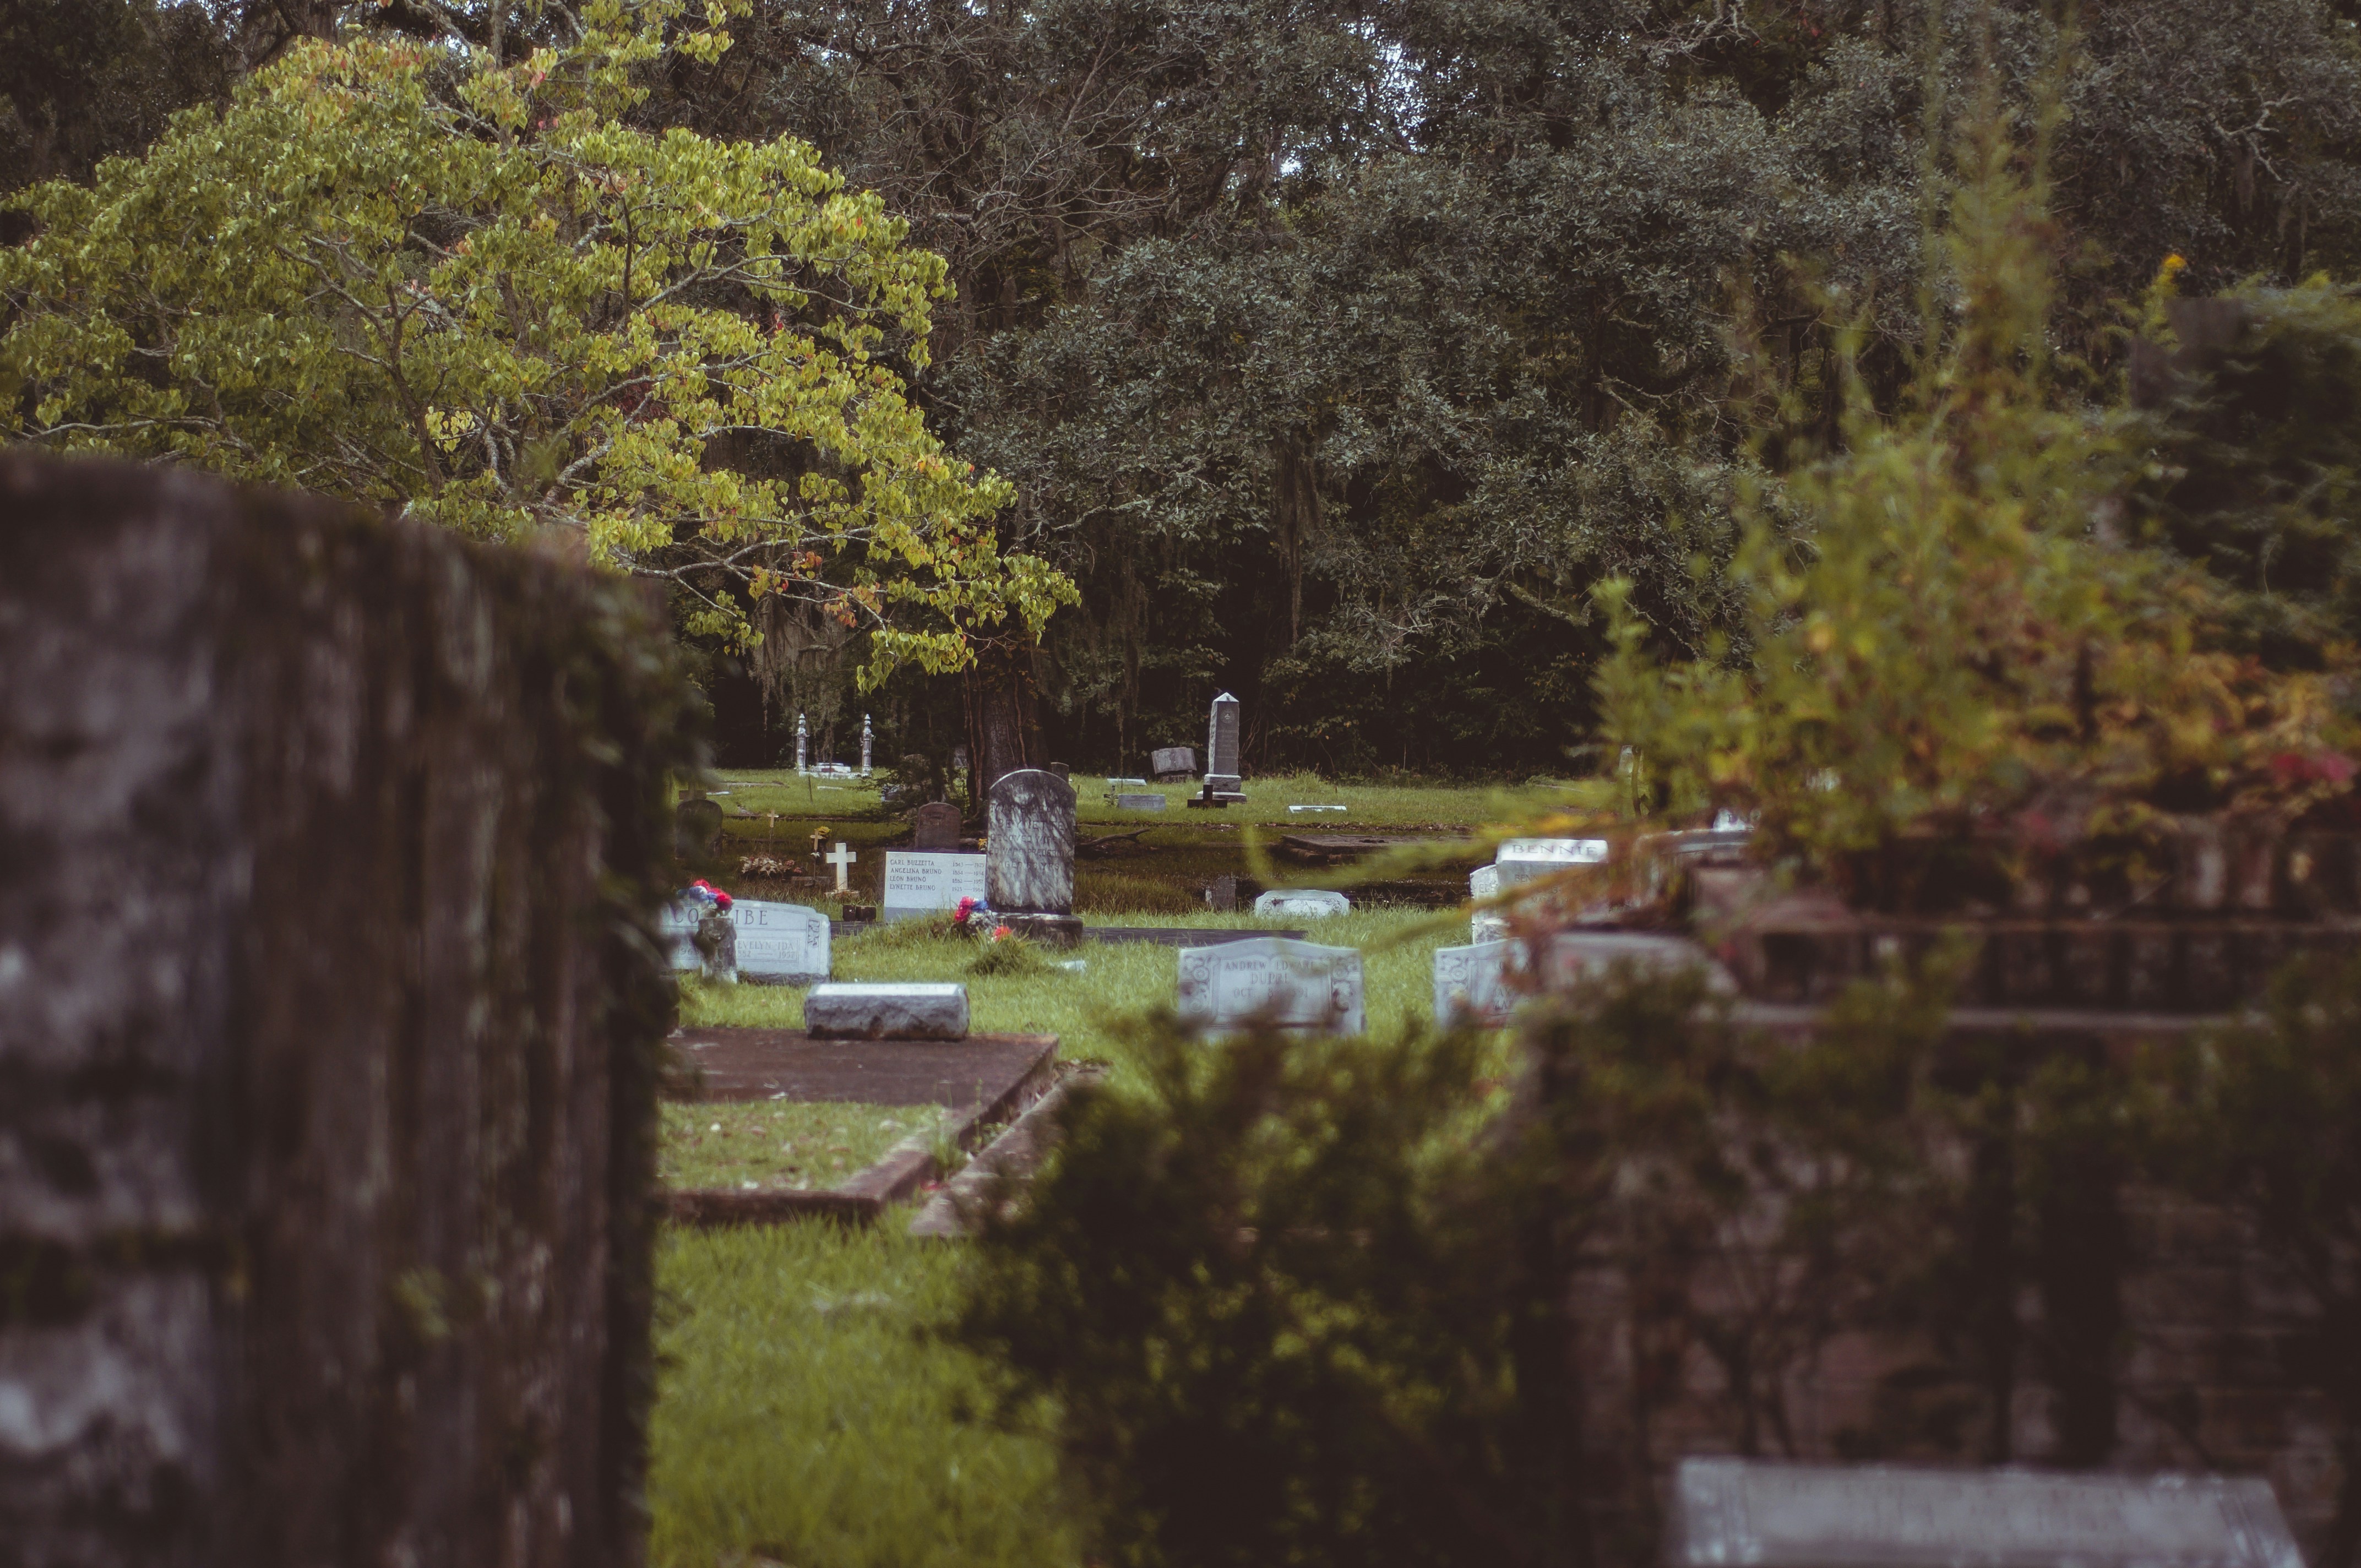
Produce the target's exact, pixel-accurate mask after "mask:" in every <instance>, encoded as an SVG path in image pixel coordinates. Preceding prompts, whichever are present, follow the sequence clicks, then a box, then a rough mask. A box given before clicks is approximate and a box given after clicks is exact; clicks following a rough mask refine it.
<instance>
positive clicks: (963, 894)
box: [878, 850, 990, 920]
mask: <svg viewBox="0 0 2361 1568" xmlns="http://www.w3.org/2000/svg"><path fill="white" fill-rule="evenodd" d="M989 894H990V890H989V888H988V887H987V886H986V884H985V880H984V857H983V856H982V855H978V854H964V855H956V854H936V853H929V852H926V851H914V850H886V851H885V885H884V894H883V895H882V896H881V897H880V898H879V899H878V904H879V906H880V913H881V914H882V915H883V916H884V918H885V919H887V920H911V919H916V918H918V917H920V916H928V915H939V914H941V913H943V912H944V911H946V910H951V909H957V908H958V907H959V905H960V900H961V899H962V898H972V899H974V900H976V901H977V902H979V903H984V902H988V901H989Z"/></svg>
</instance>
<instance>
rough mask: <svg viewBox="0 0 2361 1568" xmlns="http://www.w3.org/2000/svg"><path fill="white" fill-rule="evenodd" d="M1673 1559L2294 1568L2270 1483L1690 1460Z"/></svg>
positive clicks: (1678, 1501)
mask: <svg viewBox="0 0 2361 1568" xmlns="http://www.w3.org/2000/svg"><path fill="white" fill-rule="evenodd" d="M1672 1503H1673V1506H1672V1510H1671V1518H1670V1519H1668V1520H1667V1523H1668V1525H1669V1527H1670V1528H1669V1530H1667V1532H1666V1540H1665V1552H1664V1561H1665V1562H1666V1563H1670V1564H1673V1565H1675V1568H1708V1564H1712V1565H1717V1568H1718V1565H1720V1564H1728V1563H1747V1564H1753V1565H1757V1568H1824V1565H1840V1568H1954V1565H1955V1564H1973V1565H1975V1568H2064V1565H2066V1564H2072V1565H2073V1568H2302V1563H2303V1558H2302V1555H2301V1553H2300V1552H2298V1551H2297V1550H2296V1545H2295V1541H2294V1538H2293V1537H2292V1536H2291V1535H2290V1534H2289V1532H2288V1528H2287V1520H2286V1519H2285V1518H2284V1517H2283V1516H2282V1515H2281V1513H2280V1512H2279V1500H2278V1498H2277V1497H2274V1496H2273V1495H2272V1492H2271V1488H2270V1483H2268V1481H2263V1480H2258V1479H2255V1478H2251V1477H2241V1478H2236V1479H2232V1478H2228V1477H2224V1476H2214V1475H2156V1476H2130V1475H2060V1474H2059V1473H2057V1472H2055V1471H2038V1470H2020V1469H1999V1470H1964V1471H1962V1470H1914V1469H1908V1468H1905V1467H1903V1466H1900V1465H1886V1464H1861V1465H1839V1464H1776V1463H1768V1462H1764V1461H1762V1460H1745V1459H1687V1460H1684V1461H1682V1462H1681V1466H1680V1470H1679V1472H1678V1474H1677V1475H1675V1479H1674V1483H1673V1499H1672Z"/></svg>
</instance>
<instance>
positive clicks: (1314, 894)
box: [1254, 888, 1353, 920]
mask: <svg viewBox="0 0 2361 1568" xmlns="http://www.w3.org/2000/svg"><path fill="white" fill-rule="evenodd" d="M1254 912H1255V913H1256V914H1257V915H1258V916H1263V917H1265V918H1271V919H1279V920H1324V919H1326V918H1327V917H1328V916H1331V915H1350V914H1351V913H1353V901H1352V900H1351V899H1349V898H1346V897H1345V895H1344V894H1341V893H1325V892H1321V891H1318V890H1315V889H1312V888H1274V889H1272V890H1271V891H1270V892H1268V893H1266V894H1260V895H1259V896H1257V898H1256V899H1255V906H1254Z"/></svg>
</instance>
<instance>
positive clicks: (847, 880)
mask: <svg viewBox="0 0 2361 1568" xmlns="http://www.w3.org/2000/svg"><path fill="white" fill-rule="evenodd" d="M827 859H828V863H829V865H831V866H834V867H835V868H836V891H837V892H839V893H851V891H852V864H853V862H854V861H858V860H859V859H861V857H860V856H859V855H858V854H856V853H855V852H854V851H853V848H852V846H851V845H850V844H848V843H846V842H845V841H844V840H843V839H838V840H837V841H836V848H835V849H833V850H829V852H828V857H827Z"/></svg>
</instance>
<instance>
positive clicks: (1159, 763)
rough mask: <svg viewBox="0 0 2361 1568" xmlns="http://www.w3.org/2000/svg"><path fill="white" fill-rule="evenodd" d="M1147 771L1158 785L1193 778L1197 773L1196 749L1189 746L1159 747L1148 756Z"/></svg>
mask: <svg viewBox="0 0 2361 1568" xmlns="http://www.w3.org/2000/svg"><path fill="white" fill-rule="evenodd" d="M1148 772H1149V773H1153V774H1154V775H1155V776H1156V778H1157V780H1158V782H1159V783H1170V781H1172V780H1174V779H1185V778H1191V777H1193V776H1195V774H1196V772H1197V752H1196V749H1195V748H1194V747H1191V746H1163V747H1159V748H1158V749H1157V750H1156V751H1153V752H1151V753H1150V754H1149V756H1148Z"/></svg>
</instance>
